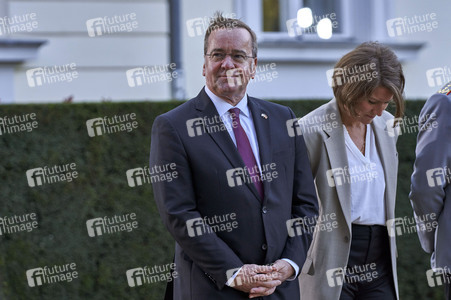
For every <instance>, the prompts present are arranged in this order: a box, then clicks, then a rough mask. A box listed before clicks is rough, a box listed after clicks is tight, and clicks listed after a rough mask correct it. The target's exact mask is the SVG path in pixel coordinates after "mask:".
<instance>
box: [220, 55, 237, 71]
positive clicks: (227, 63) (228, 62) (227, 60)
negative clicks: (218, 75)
mask: <svg viewBox="0 0 451 300" xmlns="http://www.w3.org/2000/svg"><path fill="white" fill-rule="evenodd" d="M221 66H222V67H223V68H224V69H234V68H235V64H234V63H233V59H232V57H230V55H226V57H224V60H223V61H222V64H221Z"/></svg>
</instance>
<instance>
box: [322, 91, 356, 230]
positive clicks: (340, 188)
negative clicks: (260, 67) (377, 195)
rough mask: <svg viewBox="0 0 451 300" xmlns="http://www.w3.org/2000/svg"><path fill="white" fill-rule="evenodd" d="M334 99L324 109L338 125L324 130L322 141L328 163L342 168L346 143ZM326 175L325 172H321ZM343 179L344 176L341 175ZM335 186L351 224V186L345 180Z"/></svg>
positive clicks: (346, 158) (345, 157) (345, 162)
mask: <svg viewBox="0 0 451 300" xmlns="http://www.w3.org/2000/svg"><path fill="white" fill-rule="evenodd" d="M335 101H336V100H335V99H333V100H332V101H331V103H330V105H329V107H328V108H327V110H326V113H327V114H328V115H331V114H332V113H335V115H336V116H338V117H337V123H338V126H337V127H336V128H333V129H332V130H331V131H324V133H325V134H326V135H327V136H328V138H327V139H326V140H325V141H324V144H325V146H326V150H327V154H328V157H329V163H330V166H331V168H332V169H338V170H343V169H344V168H345V167H348V168H349V166H348V157H347V155H346V145H345V140H344V132H343V123H342V121H341V117H340V112H339V111H338V107H337V103H336V102H335ZM322 176H326V174H322ZM343 179H345V176H343ZM335 188H336V190H337V194H338V199H339V201H340V205H341V208H342V211H343V214H344V216H345V219H346V223H347V224H348V226H349V227H350V226H351V187H350V185H349V184H348V183H347V182H344V183H343V184H338V183H337V181H336V182H335Z"/></svg>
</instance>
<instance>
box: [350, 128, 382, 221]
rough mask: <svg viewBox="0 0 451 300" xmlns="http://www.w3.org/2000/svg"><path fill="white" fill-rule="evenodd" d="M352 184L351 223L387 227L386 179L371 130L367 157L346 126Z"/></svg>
mask: <svg viewBox="0 0 451 300" xmlns="http://www.w3.org/2000/svg"><path fill="white" fill-rule="evenodd" d="M343 131H344V133H345V144H346V154H347V156H348V163H349V165H348V170H347V171H348V176H349V177H348V178H347V179H348V180H347V181H348V182H349V183H350V184H351V222H352V223H354V224H360V225H385V176H384V169H383V168H382V163H381V160H380V159H379V154H378V153H377V148H376V139H375V137H374V132H373V130H372V129H371V126H370V125H369V124H368V125H366V139H365V156H363V154H362V152H360V150H359V149H358V148H357V146H356V145H355V144H354V142H353V141H352V139H351V137H350V136H349V133H348V131H347V129H346V126H345V125H343Z"/></svg>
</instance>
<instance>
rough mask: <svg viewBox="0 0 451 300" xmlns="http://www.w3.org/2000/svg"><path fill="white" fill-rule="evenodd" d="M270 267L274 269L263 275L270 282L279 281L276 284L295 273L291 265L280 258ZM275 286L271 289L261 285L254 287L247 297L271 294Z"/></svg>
mask: <svg viewBox="0 0 451 300" xmlns="http://www.w3.org/2000/svg"><path fill="white" fill-rule="evenodd" d="M272 268H273V270H274V271H272V272H271V273H270V274H268V273H266V274H265V275H266V276H267V278H269V280H270V282H275V281H277V282H280V283H279V284H278V285H280V284H282V282H284V281H285V280H287V279H288V278H290V277H292V276H294V274H295V273H294V269H293V267H292V266H291V265H290V264H289V263H288V262H286V261H284V260H282V259H279V260H277V261H276V262H275V263H274V264H273V265H272ZM278 285H277V286H278ZM277 286H274V287H273V288H271V289H268V288H265V287H263V286H259V287H254V288H252V289H251V291H250V293H249V298H255V297H262V296H268V295H271V294H272V293H274V291H275V290H276V287H277Z"/></svg>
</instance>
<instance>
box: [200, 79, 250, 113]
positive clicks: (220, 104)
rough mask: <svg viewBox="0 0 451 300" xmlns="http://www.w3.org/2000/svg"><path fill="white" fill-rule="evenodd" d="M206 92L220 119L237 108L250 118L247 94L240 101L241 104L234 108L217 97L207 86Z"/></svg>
mask: <svg viewBox="0 0 451 300" xmlns="http://www.w3.org/2000/svg"><path fill="white" fill-rule="evenodd" d="M205 92H206V93H207V95H208V97H210V99H211V101H212V102H213V104H214V106H215V107H216V110H217V111H218V114H219V116H220V117H222V116H223V115H224V114H225V113H226V112H228V111H229V109H231V108H235V107H236V108H239V109H240V111H241V113H242V114H244V115H245V116H246V117H249V107H248V106H247V93H245V94H244V97H243V98H242V99H241V100H240V102H238V104H237V105H236V106H232V105H231V104H230V103H228V102H226V101H225V100H223V99H221V98H219V97H218V96H216V95H215V94H214V93H213V92H212V91H210V89H209V88H208V87H207V86H205Z"/></svg>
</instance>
